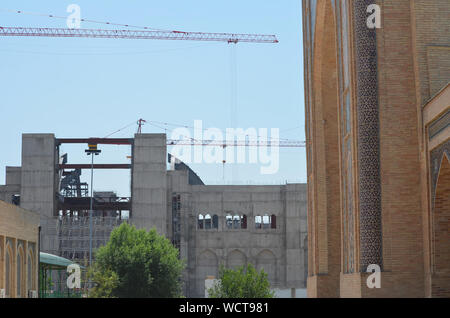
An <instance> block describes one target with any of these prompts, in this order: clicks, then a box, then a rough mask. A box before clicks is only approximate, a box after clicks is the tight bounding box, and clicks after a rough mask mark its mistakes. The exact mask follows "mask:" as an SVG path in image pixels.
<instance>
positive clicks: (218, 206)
mask: <svg viewBox="0 0 450 318" xmlns="http://www.w3.org/2000/svg"><path fill="white" fill-rule="evenodd" d="M190 189H191V191H190V200H189V201H188V202H186V201H183V202H182V205H187V206H189V207H190V212H189V213H187V214H185V217H186V218H189V220H188V222H187V223H188V228H187V229H186V230H187V233H185V236H186V237H188V246H187V247H188V252H187V253H188V255H189V258H188V268H187V272H188V274H187V278H188V280H187V282H186V283H187V285H188V286H189V287H188V288H187V295H188V296H189V297H203V295H204V286H205V278H206V277H207V276H215V277H218V274H219V273H218V272H219V268H220V265H224V266H226V267H230V268H233V267H234V268H235V267H238V266H242V265H246V264H248V263H251V264H253V265H254V266H256V268H257V269H258V270H261V269H264V271H265V272H266V273H267V274H268V277H269V281H270V282H271V285H272V287H273V288H275V287H280V288H298V287H305V286H306V280H305V279H306V268H305V260H306V258H307V255H306V248H305V246H304V242H305V241H306V240H305V239H306V185H300V184H298V185H286V186H190ZM199 214H203V215H206V214H210V215H211V216H213V215H217V216H218V219H219V224H218V229H198V228H197V218H198V215H199ZM227 214H231V215H236V214H238V215H241V216H242V215H246V216H247V228H246V229H229V228H227V226H226V215H227ZM265 214H267V215H272V214H274V215H276V228H275V229H272V228H268V229H257V228H256V226H255V216H257V215H260V216H263V215H265ZM288 223H289V224H288Z"/></svg>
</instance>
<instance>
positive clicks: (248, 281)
mask: <svg viewBox="0 0 450 318" xmlns="http://www.w3.org/2000/svg"><path fill="white" fill-rule="evenodd" d="M208 295H209V297H210V298H273V297H274V295H275V293H274V292H273V291H271V290H270V283H269V280H268V279H267V274H266V273H265V272H264V270H261V271H260V272H258V271H257V270H256V269H255V267H253V265H252V264H248V266H247V269H245V267H244V266H242V267H240V268H238V269H237V270H232V269H228V268H225V267H223V266H222V267H221V268H220V273H219V281H218V282H217V283H216V284H215V285H214V286H213V287H212V288H210V289H208Z"/></svg>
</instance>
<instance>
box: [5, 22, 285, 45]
mask: <svg viewBox="0 0 450 318" xmlns="http://www.w3.org/2000/svg"><path fill="white" fill-rule="evenodd" d="M0 36H37V37H60V38H104V39H142V40H188V41H216V42H228V43H238V42H248V43H278V40H277V37H276V36H275V35H267V34H233V33H205V32H183V31H159V30H158V31H142V30H105V29H69V28H27V27H1V26H0Z"/></svg>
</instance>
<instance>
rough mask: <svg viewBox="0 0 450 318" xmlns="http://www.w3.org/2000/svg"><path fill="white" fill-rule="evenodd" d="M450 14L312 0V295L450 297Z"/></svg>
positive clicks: (418, 3) (434, 2)
mask: <svg viewBox="0 0 450 318" xmlns="http://www.w3.org/2000/svg"><path fill="white" fill-rule="evenodd" d="M373 4H376V5H377V6H373ZM371 5H372V6H371ZM377 8H378V9H379V11H378V10H377ZM377 12H379V13H380V15H379V18H380V19H376V20H374V19H373V18H374V17H375V18H377ZM449 16H450V3H449V2H448V0H415V1H410V0H384V1H381V0H379V1H375V0H371V1H369V0H358V1H354V0H345V1H338V0H317V1H316V0H303V30H304V31H303V32H304V39H303V41H304V62H305V63H304V67H305V105H306V106H305V108H306V110H305V116H306V134H307V135H306V136H307V161H308V250H309V253H308V280H307V285H308V297H450V162H449V160H450V86H449V81H450V36H449V34H450V20H449V19H448V17H449ZM368 20H369V22H371V23H369V24H368V23H367V21H368ZM378 21H379V22H380V28H377V27H375V28H370V27H369V26H372V25H374V23H373V22H378ZM371 264H376V265H378V266H379V268H380V269H381V288H369V287H368V286H367V283H366V281H367V277H368V276H369V275H370V274H371V273H367V268H368V266H369V265H371Z"/></svg>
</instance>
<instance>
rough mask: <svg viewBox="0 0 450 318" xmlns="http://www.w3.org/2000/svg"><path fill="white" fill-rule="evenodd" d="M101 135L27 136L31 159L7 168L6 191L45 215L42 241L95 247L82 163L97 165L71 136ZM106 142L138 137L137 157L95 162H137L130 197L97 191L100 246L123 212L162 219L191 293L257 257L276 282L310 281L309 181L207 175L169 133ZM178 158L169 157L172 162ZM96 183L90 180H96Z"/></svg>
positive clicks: (154, 223) (79, 252) (158, 223)
mask: <svg viewBox="0 0 450 318" xmlns="http://www.w3.org/2000/svg"><path fill="white" fill-rule="evenodd" d="M67 142H68V143H72V144H74V143H79V144H85V145H86V144H92V138H80V139H64V138H55V136H54V135H53V134H24V135H23V136H22V165H21V166H20V167H7V168H6V185H4V186H0V200H4V201H7V202H12V201H13V200H15V201H16V203H17V204H18V205H20V206H21V207H22V208H24V209H27V210H30V211H34V212H37V213H38V214H39V215H40V224H41V237H40V247H41V251H43V252H48V253H52V254H56V255H60V256H64V257H66V258H69V259H72V260H75V261H78V262H79V263H81V264H82V265H83V264H86V262H85V261H86V260H87V259H88V257H89V209H90V199H91V198H90V197H89V196H88V194H89V193H90V191H88V189H87V188H88V187H89V186H90V185H86V184H84V183H83V182H81V181H80V173H82V172H83V170H85V169H90V168H91V165H84V164H79V163H70V160H69V159H70V158H71V157H70V153H69V154H67V155H65V154H61V153H60V150H61V149H60V146H61V145H62V144H64V143H67ZM95 143H96V144H98V146H99V148H101V147H102V145H108V144H109V145H110V144H120V145H122V146H123V147H130V148H131V149H130V150H131V154H132V156H131V162H130V163H129V164H114V163H109V164H95V165H94V166H93V167H94V169H128V170H130V178H131V182H129V181H125V182H127V184H128V182H129V184H130V193H131V196H130V197H127V198H123V197H118V196H117V195H116V194H115V193H114V192H108V191H107V192H98V191H96V192H94V195H93V211H94V213H93V220H92V221H93V235H92V241H93V244H92V245H93V252H94V255H93V256H94V259H95V251H96V248H98V247H100V246H102V245H104V244H106V242H107V241H108V239H109V236H110V233H111V231H112V230H113V229H114V228H115V227H117V226H119V225H120V224H121V223H123V222H128V223H129V224H132V225H134V226H136V227H137V228H143V229H146V230H150V229H152V228H155V229H156V230H157V231H158V232H159V233H160V234H161V235H164V236H165V237H166V238H168V239H169V240H170V241H171V242H172V243H173V245H174V246H175V247H177V248H178V249H179V256H180V258H181V259H183V260H185V261H186V265H187V266H186V269H185V271H184V276H183V282H184V294H185V295H186V296H187V297H203V296H204V286H205V279H206V277H208V276H215V277H218V272H219V268H220V266H221V265H224V266H226V267H230V268H236V267H238V266H242V265H246V264H248V263H252V264H254V265H255V266H256V267H257V269H264V271H265V272H266V273H267V274H268V278H269V281H270V282H271V286H272V287H273V288H279V289H289V290H290V289H291V288H304V287H305V286H306V269H307V227H306V226H307V220H306V206H307V204H306V197H307V194H306V184H284V185H247V186H243V185H205V184H204V182H203V181H202V180H201V178H200V177H199V176H198V175H197V174H196V173H195V172H194V171H193V170H192V169H191V168H190V167H189V166H188V165H187V164H185V163H184V162H182V161H180V160H174V157H173V156H171V155H170V154H168V153H167V138H166V135H165V134H142V133H141V134H136V135H135V136H134V138H129V139H114V138H106V139H101V138H97V139H96V140H95ZM169 163H170V164H169ZM89 190H90V189H89Z"/></svg>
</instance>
